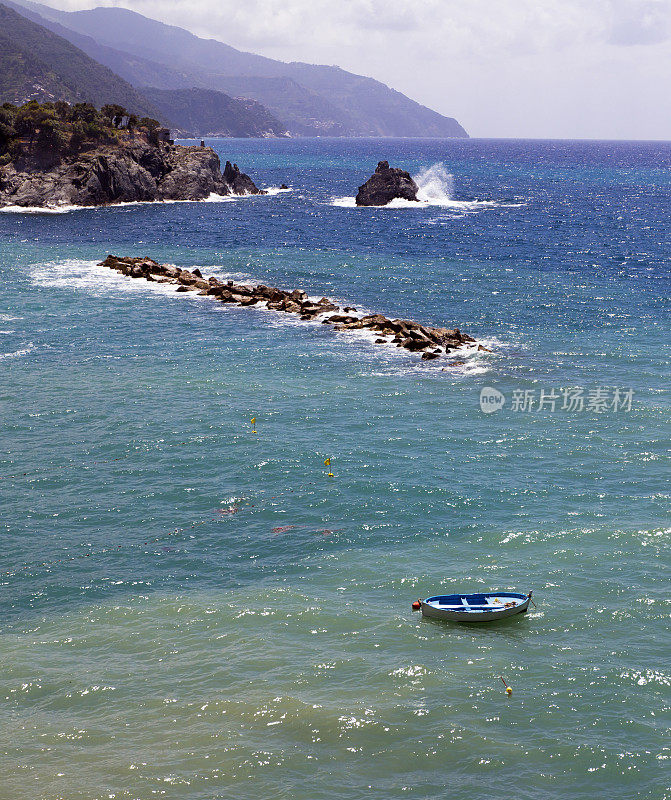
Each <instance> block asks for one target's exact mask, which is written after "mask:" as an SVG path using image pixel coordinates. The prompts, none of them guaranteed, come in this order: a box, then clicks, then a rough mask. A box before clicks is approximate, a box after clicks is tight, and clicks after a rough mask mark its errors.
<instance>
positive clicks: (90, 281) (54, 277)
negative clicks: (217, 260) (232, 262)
mask: <svg viewBox="0 0 671 800" xmlns="http://www.w3.org/2000/svg"><path fill="white" fill-rule="evenodd" d="M192 269H195V267H192ZM207 269H208V271H209V272H210V273H211V274H213V275H215V276H216V277H217V278H220V279H221V280H229V279H230V280H238V281H248V280H250V276H248V275H246V274H243V273H240V272H219V271H217V270H216V268H214V269H212V268H211V267H208V268H207ZM30 276H31V278H32V280H33V282H34V283H35V284H36V285H37V286H44V287H50V288H66V289H75V290H82V289H83V290H86V291H89V292H94V293H97V294H109V293H113V294H117V295H118V294H129V293H131V292H132V293H133V294H137V293H138V292H140V291H141V292H146V293H150V294H160V295H164V296H169V297H176V298H188V299H193V298H196V297H197V298H198V299H201V298H200V297H199V296H198V294H197V293H196V292H177V286H176V285H175V284H174V283H159V282H154V281H145V280H130V279H129V278H127V277H126V276H125V275H121V274H120V273H118V272H116V270H113V269H109V267H101V266H99V265H98V262H97V261H85V260H81V259H68V260H66V261H58V262H45V263H43V264H38V265H36V266H34V267H33V268H32V270H31V272H30Z"/></svg>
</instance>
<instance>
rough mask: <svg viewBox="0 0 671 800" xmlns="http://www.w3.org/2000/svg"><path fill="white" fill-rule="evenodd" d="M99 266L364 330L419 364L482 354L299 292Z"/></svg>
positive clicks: (113, 259)
mask: <svg viewBox="0 0 671 800" xmlns="http://www.w3.org/2000/svg"><path fill="white" fill-rule="evenodd" d="M99 266H102V267H109V268H110V269H113V270H116V271H117V272H119V273H121V274H122V275H126V276H127V277H129V278H134V279H144V280H147V281H155V282H158V283H171V284H175V285H176V286H177V291H178V292H197V293H198V294H199V295H202V296H209V297H213V298H214V299H216V300H218V301H219V302H222V303H232V304H235V305H238V306H254V305H258V306H264V307H266V308H269V309H271V310H273V311H278V312H284V313H288V314H296V315H298V316H299V317H300V319H302V320H305V321H320V322H321V323H322V324H324V325H332V326H333V328H334V330H338V331H344V330H358V331H362V332H368V333H371V334H373V335H374V337H375V338H374V342H375V344H387V345H389V344H393V345H395V346H397V347H400V348H403V349H405V350H408V351H410V352H412V353H417V354H420V353H421V358H422V359H423V360H425V361H432V360H434V359H437V358H440V357H441V356H446V355H448V354H450V353H454V352H455V351H457V350H460V349H463V348H470V349H478V350H484V351H487V348H485V347H483V346H482V345H479V344H478V343H477V342H476V340H475V339H474V338H473V337H472V336H469V335H468V334H466V333H463V332H462V331H460V330H459V329H458V328H437V327H431V326H428V325H420V324H419V323H418V322H413V321H412V320H407V319H389V318H387V317H385V316H384V315H383V314H366V315H359V314H358V313H357V310H356V309H355V308H352V307H350V306H346V307H344V308H340V307H339V306H338V305H337V304H336V303H334V302H333V301H332V300H330V299H329V298H327V297H322V298H320V299H319V300H313V299H310V298H309V297H308V295H307V293H306V292H304V291H301V290H300V289H294V290H293V291H287V290H284V289H278V288H275V287H272V286H265V285H263V284H258V285H256V286H252V285H248V284H242V283H234V282H233V281H232V280H228V281H221V280H219V279H218V278H215V277H209V278H206V277H204V276H203V275H202V273H201V271H200V270H199V269H194V270H187V269H180V267H176V266H173V265H170V264H159V263H158V262H157V261H154V260H153V259H151V258H147V257H144V258H135V257H129V256H114V255H108V256H107V258H106V259H105V260H104V261H102V262H100V264H99ZM487 352H489V351H487Z"/></svg>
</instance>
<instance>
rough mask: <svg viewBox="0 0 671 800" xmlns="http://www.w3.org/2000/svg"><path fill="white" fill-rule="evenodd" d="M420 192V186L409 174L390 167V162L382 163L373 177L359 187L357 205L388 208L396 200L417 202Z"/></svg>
mask: <svg viewBox="0 0 671 800" xmlns="http://www.w3.org/2000/svg"><path fill="white" fill-rule="evenodd" d="M418 191H419V189H418V186H417V184H416V183H415V182H414V181H413V179H412V178H411V177H410V173H409V172H405V171H404V170H402V169H397V168H396V167H390V166H389V162H388V161H380V162H379V163H378V165H377V168H376V169H375V172H374V173H373V175H371V177H370V178H369V179H368V180H367V181H366V182H365V183H364V184H363V186H360V187H359V191H358V193H357V196H356V204H357V205H358V206H386V205H387V204H388V203H391V201H392V200H395V199H396V198H402V199H404V200H415V201H416V200H417V192H418Z"/></svg>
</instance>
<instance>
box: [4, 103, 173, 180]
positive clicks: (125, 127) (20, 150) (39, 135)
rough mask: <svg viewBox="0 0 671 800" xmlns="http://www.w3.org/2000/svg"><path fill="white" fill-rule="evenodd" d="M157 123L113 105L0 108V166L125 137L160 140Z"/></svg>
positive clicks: (69, 151) (125, 139) (71, 151)
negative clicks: (32, 156)
mask: <svg viewBox="0 0 671 800" xmlns="http://www.w3.org/2000/svg"><path fill="white" fill-rule="evenodd" d="M160 127H161V126H160V123H159V122H158V121H157V120H155V119H152V118H151V117H141V118H138V117H137V116H136V115H135V114H129V113H128V111H127V110H126V109H125V108H124V107H123V106H120V105H117V104H115V103H111V104H107V105H104V106H103V107H102V108H100V109H97V108H96V107H95V106H94V105H92V104H91V103H75V104H74V105H70V104H69V103H66V102H64V101H57V102H55V103H38V102H37V101H36V100H31V101H30V102H28V103H24V105H22V106H15V105H13V104H11V103H4V104H3V105H2V106H0V166H4V165H5V164H8V163H10V162H11V161H13V160H15V159H17V158H19V157H20V156H28V155H47V156H50V157H52V158H57V157H59V156H65V155H73V154H76V153H78V152H80V151H82V150H85V149H89V148H90V147H93V146H98V145H100V144H108V145H114V144H116V143H118V144H122V143H123V142H125V141H129V140H130V139H136V138H140V139H144V140H146V141H147V142H148V143H150V144H155V145H157V144H158V142H159V129H160Z"/></svg>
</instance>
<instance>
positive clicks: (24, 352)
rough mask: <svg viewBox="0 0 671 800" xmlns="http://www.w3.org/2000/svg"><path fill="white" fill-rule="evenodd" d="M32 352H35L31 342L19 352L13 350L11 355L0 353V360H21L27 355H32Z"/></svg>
mask: <svg viewBox="0 0 671 800" xmlns="http://www.w3.org/2000/svg"><path fill="white" fill-rule="evenodd" d="M33 350H35V345H34V344H33V343H32V342H28V344H27V345H26V346H25V347H22V348H21V349H20V350H15V351H14V352H12V353H0V360H4V359H5V358H21V356H27V355H28V353H32V352H33Z"/></svg>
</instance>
